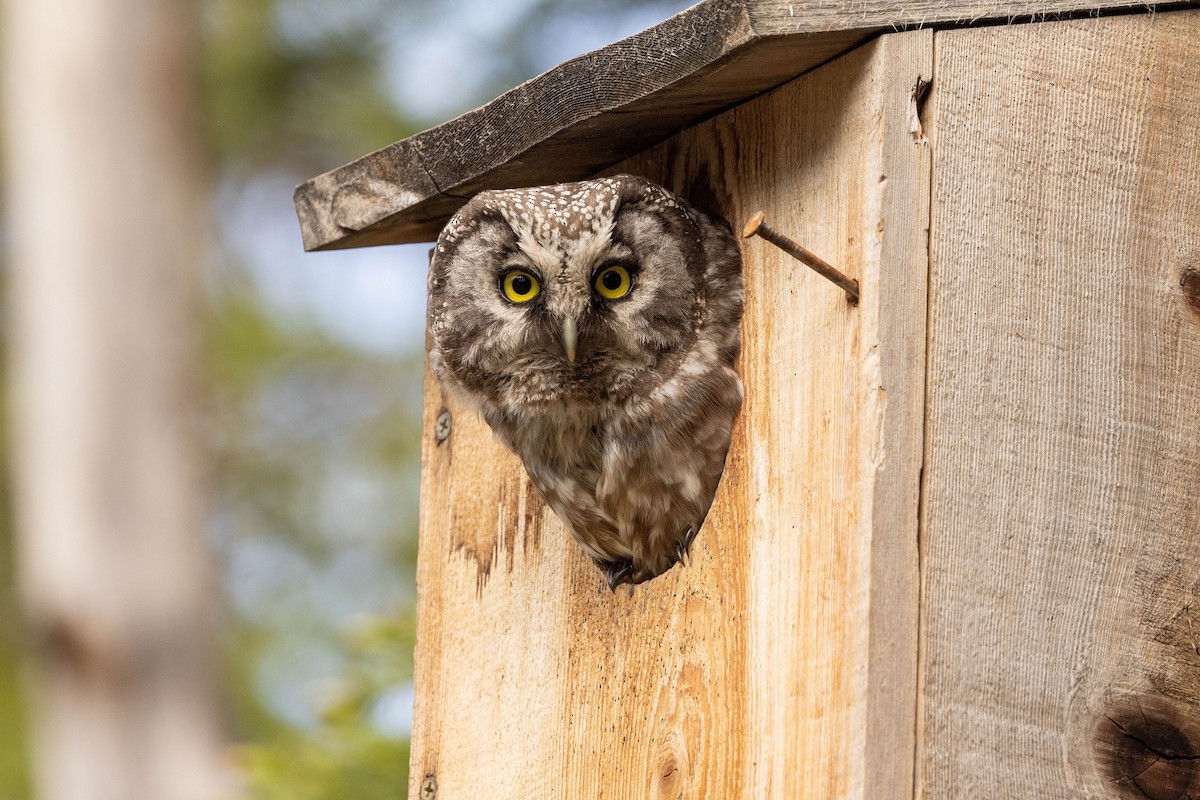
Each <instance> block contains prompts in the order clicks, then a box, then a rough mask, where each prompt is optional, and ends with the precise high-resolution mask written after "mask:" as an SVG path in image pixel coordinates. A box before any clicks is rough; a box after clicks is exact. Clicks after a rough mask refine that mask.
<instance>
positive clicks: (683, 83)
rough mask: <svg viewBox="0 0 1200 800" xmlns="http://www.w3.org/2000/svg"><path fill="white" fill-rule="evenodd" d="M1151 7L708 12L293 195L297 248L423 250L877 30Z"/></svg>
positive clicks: (584, 59)
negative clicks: (539, 188)
mask: <svg viewBox="0 0 1200 800" xmlns="http://www.w3.org/2000/svg"><path fill="white" fill-rule="evenodd" d="M1153 5H1154V6H1155V7H1158V8H1164V7H1167V6H1184V5H1195V3H1189V2H1179V3H1156V4H1153ZM1147 7H1148V5H1147V3H1145V2H1135V1H1134V0H1107V2H1106V1H1105V0H1089V1H1088V2H1083V0H1021V1H1020V2H996V1H993V2H951V1H949V0H905V1H904V2H897V1H896V0H888V1H886V2H885V1H884V0H843V1H841V2H838V1H837V0H825V1H824V2H821V1H820V0H817V1H816V2H792V3H788V2H777V1H776V0H704V2H701V3H699V4H698V5H696V6H693V7H692V8H690V9H688V10H686V11H684V12H682V13H680V14H677V15H676V16H674V17H672V18H670V19H668V20H666V21H665V22H663V23H661V24H659V25H656V26H654V27H652V28H649V29H647V30H645V31H642V32H641V33H638V34H635V35H634V36H631V37H629V38H626V39H623V40H621V41H619V42H616V43H614V44H611V45H608V46H607V47H603V48H601V49H599V50H596V51H594V52H592V53H587V54H585V55H582V56H579V57H578V58H574V59H571V60H570V61H566V62H564V63H562V64H560V65H558V66H557V67H555V68H553V69H551V70H549V71H548V72H546V73H544V74H542V75H540V76H538V77H537V78H534V79H532V80H530V81H527V82H525V83H523V84H521V85H520V86H518V87H516V88H515V89H512V90H511V91H509V92H506V93H505V94H503V95H501V96H500V97H498V98H496V99H495V100H493V101H492V102H490V103H488V104H486V105H484V106H481V107H480V108H477V109H475V110H474V111H470V112H468V113H466V114H463V115H462V116H460V117H457V118H455V119H453V120H450V121H449V122H446V123H444V124H442V125H439V126H437V127H435V128H431V129H429V130H427V131H423V132H422V133H418V134H416V135H415V136H411V137H409V138H408V139H405V140H403V141H400V142H397V143H396V144H393V145H390V146H388V147H385V148H383V149H382V150H378V151H376V152H374V153H371V154H370V155H367V156H364V157H363V158H360V159H358V160H357V161H354V162H352V163H350V164H347V165H345V166H342V167H339V168H337V169H335V170H332V171H330V172H327V173H325V174H323V175H319V176H317V177H315V178H313V179H311V180H309V181H306V182H304V183H302V184H300V185H299V186H298V187H297V188H296V194H295V205H296V213H297V216H298V217H299V220H300V228H301V232H302V234H303V239H304V247H305V249H307V250H325V249H339V248H346V247H363V246H368V245H377V244H395V243H400V242H419V241H432V240H433V239H435V238H436V237H437V233H438V231H439V230H440V228H441V227H442V225H444V224H445V222H446V220H447V219H449V217H450V216H451V215H452V214H453V213H454V212H455V211H456V210H457V209H458V208H459V207H460V206H461V205H462V204H463V203H464V202H466V200H467V199H469V198H470V197H471V196H473V195H474V194H475V193H477V192H479V191H481V190H483V189H489V188H502V187H512V186H531V185H537V184H541V183H554V182H557V181H564V180H578V179H580V178H585V177H588V176H591V175H594V174H595V173H597V172H599V171H600V170H603V169H604V168H606V167H608V166H611V165H612V164H614V163H616V162H617V161H620V160H622V159H624V158H627V157H628V156H630V155H632V154H634V153H636V152H638V151H640V150H642V149H644V148H646V147H649V146H651V145H653V144H655V143H657V142H659V141H662V140H663V139H665V138H667V137H668V136H670V135H671V134H673V133H675V132H676V131H678V130H680V129H682V128H685V127H688V126H689V125H692V124H695V123H696V122H699V121H701V120H703V119H706V118H707V117H710V116H712V115H714V114H716V113H719V112H720V111H722V110H723V109H726V108H728V107H730V106H732V105H735V104H737V103H740V102H742V101H744V100H746V99H749V98H750V97H753V96H755V95H757V94H760V93H762V92H764V91H767V90H769V89H771V88H773V87H775V86H778V85H779V84H780V83H783V82H784V81H787V80H789V79H791V78H794V77H795V76H797V75H800V74H803V73H805V72H807V71H809V70H811V69H813V68H814V67H816V66H818V65H819V64H822V63H824V62H825V61H828V60H829V59H830V58H833V57H835V56H837V55H838V54H840V53H842V52H845V51H846V50H848V49H850V48H851V47H853V46H855V45H856V44H859V43H861V42H863V41H865V40H866V39H868V38H870V37H872V36H874V35H876V34H878V33H879V32H881V31H885V30H900V29H904V28H913V27H920V26H926V25H934V24H938V25H957V24H974V23H979V22H982V21H992V20H996V21H1013V20H1017V19H1022V18H1024V19H1029V18H1036V19H1044V18H1053V17H1056V16H1063V15H1071V14H1080V13H1088V14H1094V13H1098V12H1100V11H1109V12H1112V11H1120V10H1139V9H1141V10H1144V9H1146V8H1147Z"/></svg>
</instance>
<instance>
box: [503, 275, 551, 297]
mask: <svg viewBox="0 0 1200 800" xmlns="http://www.w3.org/2000/svg"><path fill="white" fill-rule="evenodd" d="M500 290H501V291H503V292H504V296H505V297H507V298H508V299H509V300H511V301H513V302H514V303H528V302H529V301H530V300H532V299H533V298H535V297H537V296H538V292H540V291H541V290H542V285H541V284H540V283H538V279H537V278H535V277H533V276H532V275H530V274H529V273H528V272H526V271H525V270H523V269H510V270H509V271H508V272H506V273H504V277H503V278H502V279H501V280H500Z"/></svg>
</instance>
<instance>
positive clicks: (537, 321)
mask: <svg viewBox="0 0 1200 800" xmlns="http://www.w3.org/2000/svg"><path fill="white" fill-rule="evenodd" d="M714 224H716V225H720V226H723V228H724V229H725V230H726V231H727V228H728V226H727V224H726V223H725V222H724V220H718V221H714V220H713V219H710V218H709V217H707V216H706V215H704V214H703V213H701V212H699V211H697V210H695V209H693V208H692V207H691V206H689V205H688V204H687V203H686V202H684V201H683V200H681V199H680V198H678V197H675V196H674V195H672V194H671V193H670V192H668V191H666V190H665V189H663V188H661V187H659V186H657V185H656V184H653V183H651V182H649V181H647V180H644V179H641V178H637V177H633V176H629V175H618V176H616V177H612V178H603V179H599V180H592V181H584V182H580V183H566V184H559V185H556V186H546V187H535V188H530V189H512V190H504V191H487V192H482V193H480V194H479V195H477V196H476V197H475V198H474V199H472V200H471V201H470V202H469V203H467V204H466V205H465V206H464V207H463V208H462V209H461V210H460V211H459V212H458V214H457V215H456V216H455V217H454V218H453V219H452V220H451V221H450V223H449V224H448V225H447V226H446V228H445V229H444V230H443V231H442V234H441V237H440V238H439V239H438V243H437V247H436V250H435V251H434V255H433V260H432V263H431V267H430V275H429V331H430V335H431V348H430V361H431V365H432V366H433V368H434V370H435V372H437V374H438V375H439V376H440V377H441V378H442V379H443V380H444V381H446V382H447V383H449V384H450V385H452V386H453V387H455V388H458V389H460V390H465V391H466V393H467V394H469V395H471V396H473V397H474V398H475V399H476V400H477V401H479V402H481V403H483V404H484V405H485V406H491V407H492V408H495V409H498V410H502V411H508V412H517V411H520V410H528V409H531V408H541V409H545V408H547V407H554V406H559V407H561V406H562V405H563V404H567V405H569V406H570V407H571V408H573V409H579V408H580V407H594V408H599V409H602V408H603V407H605V406H613V405H621V404H624V403H627V402H628V401H629V400H630V399H631V398H633V397H637V396H642V395H645V394H647V393H649V392H650V391H652V390H653V389H654V388H655V386H656V385H658V384H659V383H660V382H661V381H662V380H663V378H664V376H668V375H670V374H672V373H674V372H675V370H677V369H678V368H679V365H680V362H681V359H682V358H683V356H684V355H685V354H686V353H687V352H688V351H689V350H690V349H691V348H692V347H693V344H694V343H695V340H696V337H697V335H698V333H699V331H700V330H701V328H702V326H703V323H704V318H705V315H706V313H707V311H706V307H707V305H708V301H709V298H710V297H711V295H712V293H713V292H714V291H720V290H721V289H722V287H721V286H716V287H714V286H712V285H711V280H709V279H708V277H710V276H708V277H706V274H705V271H706V264H708V262H709V260H710V259H708V258H707V257H706V252H705V251H706V247H709V246H711V242H709V241H707V240H708V239H711V238H712V237H711V236H706V233H705V232H706V231H708V230H710V229H711V228H712V227H713V225H714ZM727 241H732V240H731V237H729V236H728V234H727V233H726V234H725V235H724V236H723V237H721V242H722V243H724V242H727ZM726 246H728V247H733V245H731V244H730V245H726ZM735 257H736V256H735ZM737 277H738V276H734V278H737ZM731 280H733V278H731ZM725 288H727V289H728V290H729V291H730V292H731V293H737V295H738V297H737V299H738V302H739V308H740V283H739V284H738V285H737V286H733V285H732V284H731V285H730V286H728V287H725ZM734 346H735V347H736V343H735V344H734Z"/></svg>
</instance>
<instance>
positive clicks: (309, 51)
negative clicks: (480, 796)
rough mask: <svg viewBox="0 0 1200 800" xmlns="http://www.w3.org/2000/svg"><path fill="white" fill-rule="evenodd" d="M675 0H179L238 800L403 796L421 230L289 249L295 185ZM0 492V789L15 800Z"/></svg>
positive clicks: (13, 637)
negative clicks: (198, 214) (196, 104)
mask: <svg viewBox="0 0 1200 800" xmlns="http://www.w3.org/2000/svg"><path fill="white" fill-rule="evenodd" d="M9 2H10V6H11V5H12V4H13V3H17V2H37V0H9ZM686 5H688V3H686V2H682V1H681V0H674V1H673V2H672V1H663V2H636V1H635V0H453V1H452V2H433V3H430V2H418V1H417V0H341V2H336V3H331V2H328V0H198V2H197V3H196V4H195V10H196V14H195V25H196V35H197V37H198V40H199V47H198V49H197V51H196V52H197V57H196V59H195V64H194V76H193V78H194V80H195V82H196V84H195V85H196V86H197V87H198V95H199V98H200V103H201V113H200V119H199V126H200V131H199V133H200V137H199V138H200V140H201V147H202V150H203V152H202V153H201V164H202V166H203V175H202V176H201V180H202V185H203V192H204V196H205V197H206V198H207V213H208V214H210V218H208V219H202V220H198V221H197V227H198V229H199V230H200V232H201V239H200V241H201V242H202V246H203V248H204V252H203V254H202V256H203V263H204V268H203V278H202V280H203V283H204V297H205V305H204V312H203V357H202V364H203V384H204V385H203V387H202V390H203V393H204V399H203V402H202V407H203V409H204V416H205V419H204V422H203V425H202V428H203V430H204V438H205V440H206V446H207V447H208V449H209V464H208V470H207V472H208V474H209V487H208V488H209V494H208V498H207V505H206V511H205V524H204V535H205V537H206V543H207V545H208V547H209V549H210V550H211V552H212V555H213V558H214V560H215V562H216V568H217V575H218V581H219V586H220V589H221V597H220V599H219V604H220V617H219V625H218V631H219V647H220V657H221V668H220V677H221V687H220V693H221V697H222V700H223V704H224V707H223V708H222V710H221V715H222V718H223V720H224V721H225V722H224V725H225V729H226V736H227V738H228V741H229V743H230V751H231V754H230V757H231V760H232V762H233V763H234V764H236V766H237V768H238V770H239V771H240V772H241V774H242V776H243V780H244V781H245V785H246V792H247V794H248V796H250V797H254V798H279V799H280V800H283V799H284V798H286V799H287V800H308V799H311V800H318V799H322V798H350V797H352V798H356V800H369V799H370V798H385V797H386V798H395V797H403V796H405V794H406V787H407V767H408V750H407V742H408V736H409V733H410V730H411V725H412V718H411V710H412V683H411V678H412V658H411V654H412V647H413V639H414V608H415V601H416V595H415V585H414V578H413V576H414V568H415V559H416V548H417V542H416V529H417V491H418V480H419V475H418V472H419V439H420V418H421V407H420V404H421V368H422V357H423V345H424V334H423V327H424V299H425V267H426V259H427V255H426V254H427V250H428V246H427V245H413V246H399V247H386V248H373V249H366V250H351V251H343V252H337V253H320V254H304V253H302V251H301V246H300V236H299V231H298V228H297V224H296V221H295V216H294V214H293V211H292V206H291V194H292V189H293V187H294V185H295V184H296V183H298V182H300V181H302V180H304V179H306V178H308V177H311V176H313V175H316V174H318V173H320V172H324V171H326V170H329V169H331V168H333V167H335V166H338V165H340V164H342V163H345V162H347V161H350V160H353V159H355V158H357V157H359V156H361V155H364V154H366V153H367V152H369V151H371V150H374V149H377V148H380V147H383V146H385V145H387V144H390V143H392V142H394V141H396V140H398V139H401V138H404V137H406V136H408V135H410V134H412V133H415V132H417V131H419V130H421V129H423V128H426V127H429V126H431V125H435V124H437V123H439V122H442V121H444V120H446V119H449V118H450V117H452V116H454V115H456V114H459V113H462V112H463V111H466V110H469V109H471V108H473V107H475V106H477V105H479V104H480V103H482V102H486V101H487V100H489V99H491V98H492V97H494V96H496V95H497V94H499V93H501V92H503V91H504V90H506V89H508V88H510V87H512V86H515V85H516V84H518V83H520V82H521V81H523V80H525V79H527V78H529V77H532V76H533V75H535V74H537V73H539V72H541V71H543V70H545V69H548V68H549V67H552V66H553V65H555V64H557V63H559V62H561V61H563V60H565V59H568V58H571V57H573V56H575V55H578V54H580V53H582V52H586V51H588V50H591V49H594V48H596V47H599V46H602V45H604V44H606V43H608V42H611V41H613V40H616V39H619V38H621V37H623V36H626V35H629V34H631V33H634V32H636V31H638V30H641V29H643V28H646V27H648V26H650V25H653V24H655V23H656V22H659V21H661V20H663V19H665V18H667V17H668V16H670V15H672V14H674V13H676V12H678V11H680V10H682V9H683V8H684V7H686ZM2 179H3V175H2V174H0V180H2ZM11 197H12V196H11V194H10V201H9V202H10V203H13V202H19V198H18V199H16V200H13V199H11ZM7 210H8V209H5V211H7ZM7 218H8V215H7V214H5V215H4V216H2V217H0V244H3V243H5V242H7V241H8V236H7V233H6V230H7V227H8V225H7V222H6V220H7ZM5 250H6V251H7V248H5ZM3 258H4V259H5V261H7V260H8V259H9V256H8V255H7V253H5V254H4V255H3ZM6 474H7V470H6ZM9 484H10V481H9V480H5V481H4V484H3V487H4V492H3V494H2V495H0V511H2V512H3V513H2V514H0V522H2V524H0V798H3V799H4V800H26V799H27V798H28V799H30V800H32V798H34V797H35V796H36V795H35V791H34V786H33V783H32V781H31V776H30V768H29V766H28V765H29V763H30V753H29V749H30V747H31V745H30V742H29V739H30V737H29V736H28V735H27V730H28V724H29V719H28V717H29V715H30V706H29V704H28V702H27V698H26V697H25V696H24V692H25V691H26V689H25V687H27V686H28V681H23V680H22V669H23V665H25V667H28V664H29V658H28V641H27V639H28V636H27V635H26V633H25V632H24V631H23V628H22V625H21V623H20V614H19V610H18V605H17V603H16V600H15V598H14V594H13V592H12V586H13V577H14V569H13V552H14V550H13V548H14V529H13V523H12V521H11V520H12V513H11V491H10V490H9V488H8V487H9ZM26 672H28V669H26Z"/></svg>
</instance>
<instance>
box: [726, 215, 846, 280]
mask: <svg viewBox="0 0 1200 800" xmlns="http://www.w3.org/2000/svg"><path fill="white" fill-rule="evenodd" d="M766 216H767V215H766V214H765V213H764V212H762V211H759V212H757V213H755V214H754V216H752V217H750V219H748V220H747V221H746V226H745V227H744V228H742V238H743V239H749V238H750V237H751V236H761V237H762V238H764V239H766V240H767V241H768V242H770V243H771V244H773V245H775V246H776V247H778V248H779V249H780V250H783V251H784V252H785V253H787V254H788V255H790V256H792V257H793V258H795V259H796V260H797V261H799V262H800V263H802V264H804V265H805V266H808V267H811V268H812V269H813V271H815V272H816V273H817V274H818V275H820V276H821V277H822V278H826V279H828V280H831V281H833V282H834V283H836V284H837V285H838V286H840V287H841V288H842V290H843V291H844V292H845V293H846V296H847V298H848V299H849V300H850V302H851V303H857V302H858V281H856V280H854V279H853V278H849V277H847V276H845V275H843V274H842V273H841V272H838V271H837V270H836V269H834V268H833V267H832V266H830V264H829V263H828V262H827V261H825V260H824V259H822V258H818V257H817V256H816V255H815V254H813V253H812V252H810V251H809V250H806V249H805V248H803V247H801V246H800V245H799V244H798V243H796V242H795V241H793V240H792V239H789V238H788V237H786V236H784V235H783V234H782V233H780V232H779V231H777V230H775V229H774V228H772V227H771V226H770V225H768V224H767V223H765V222H763V219H764V218H765V217H766Z"/></svg>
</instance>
